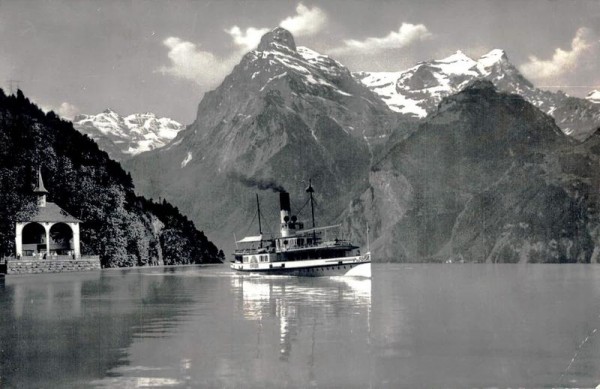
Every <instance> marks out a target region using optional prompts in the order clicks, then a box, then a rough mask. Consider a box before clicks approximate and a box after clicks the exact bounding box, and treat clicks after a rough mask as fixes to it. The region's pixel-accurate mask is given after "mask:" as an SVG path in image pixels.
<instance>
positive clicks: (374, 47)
mask: <svg viewBox="0 0 600 389" xmlns="http://www.w3.org/2000/svg"><path fill="white" fill-rule="evenodd" d="M431 36H432V35H431V33H430V32H429V30H428V29H427V27H426V26H425V25H424V24H411V23H402V25H401V26H400V28H399V29H398V31H390V33H389V34H387V35H386V36H384V37H382V38H377V37H371V38H367V39H365V40H362V41H359V40H356V39H348V40H345V41H344V46H341V47H337V48H334V49H333V50H330V53H332V54H351V53H365V52H376V51H381V50H385V49H401V48H403V47H407V46H409V45H412V44H413V43H416V42H419V41H422V40H425V39H427V38H430V37H431Z"/></svg>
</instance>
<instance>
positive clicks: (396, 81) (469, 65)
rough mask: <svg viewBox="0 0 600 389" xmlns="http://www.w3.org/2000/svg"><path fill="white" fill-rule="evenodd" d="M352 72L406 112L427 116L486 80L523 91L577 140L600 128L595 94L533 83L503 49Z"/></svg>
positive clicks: (507, 89) (500, 87) (502, 88)
mask: <svg viewBox="0 0 600 389" xmlns="http://www.w3.org/2000/svg"><path fill="white" fill-rule="evenodd" d="M354 76H355V77H356V78H357V79H358V80H360V81H361V82H362V83H363V84H364V85H366V86H367V87H369V88H370V89H371V90H373V91H374V92H375V93H377V94H378V95H379V96H381V98H382V99H383V100H384V101H385V102H386V103H387V104H388V106H389V107H390V109H392V110H394V111H396V112H399V113H401V114H403V115H405V116H410V117H415V118H424V117H426V116H427V115H429V114H431V113H432V112H435V110H436V108H437V105H438V104H439V103H440V101H441V100H442V99H443V98H444V97H446V96H449V95H452V94H454V93H457V92H459V91H460V90H462V89H463V88H465V86H467V85H468V84H469V83H470V82H472V81H474V80H488V81H491V82H493V83H494V85H495V86H496V87H497V88H498V90H500V91H502V92H507V93H512V94H517V95H520V96H522V97H523V98H524V99H525V100H527V101H528V102H530V103H531V104H533V105H535V106H536V107H537V108H539V109H540V110H542V111H543V112H545V113H547V114H548V115H550V116H552V117H553V118H554V120H555V121H556V123H557V125H558V126H559V127H560V128H561V130H562V131H563V132H564V133H565V134H567V135H569V136H571V137H573V138H575V139H577V140H579V141H582V140H585V139H587V138H588V137H589V136H590V135H591V134H593V133H594V132H595V131H596V130H597V129H598V128H599V127H600V125H599V123H600V106H598V105H595V104H593V101H592V100H591V99H588V100H586V99H579V98H575V97H570V96H568V95H566V94H564V93H562V92H560V91H559V92H557V93H552V92H547V91H542V90H540V89H537V88H535V87H534V86H533V84H531V83H530V82H529V81H528V80H527V79H525V78H524V77H523V76H522V75H521V73H520V72H519V71H518V69H517V68H516V67H515V66H514V65H512V64H511V63H510V61H509V60H508V57H507V55H506V53H505V52H504V51H503V50H499V49H496V50H492V51H490V52H489V53H488V54H486V55H484V56H482V57H481V58H479V59H478V60H473V59H472V58H470V57H468V56H467V55H465V54H464V53H462V52H460V51H458V52H456V53H455V54H453V55H451V56H449V57H447V58H444V59H441V60H432V61H427V62H421V63H419V64H417V65H416V66H414V67H412V68H410V69H408V70H405V71H401V72H357V73H354Z"/></svg>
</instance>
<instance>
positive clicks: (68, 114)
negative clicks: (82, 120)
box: [55, 101, 79, 120]
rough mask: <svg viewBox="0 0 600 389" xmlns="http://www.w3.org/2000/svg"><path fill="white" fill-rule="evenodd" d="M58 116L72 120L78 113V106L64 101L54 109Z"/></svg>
mask: <svg viewBox="0 0 600 389" xmlns="http://www.w3.org/2000/svg"><path fill="white" fill-rule="evenodd" d="M55 112H56V113H57V114H58V115H59V116H60V117H62V118H65V119H68V120H73V118H74V117H75V115H77V114H78V113H79V108H78V107H77V106H75V105H73V104H71V103H67V102H66V101H64V102H63V103H62V104H61V105H60V106H59V107H58V108H57V109H56V111H55Z"/></svg>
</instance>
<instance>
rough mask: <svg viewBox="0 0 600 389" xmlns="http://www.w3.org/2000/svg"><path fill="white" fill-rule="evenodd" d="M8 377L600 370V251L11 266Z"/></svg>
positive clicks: (312, 377)
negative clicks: (340, 268) (20, 269)
mask: <svg viewBox="0 0 600 389" xmlns="http://www.w3.org/2000/svg"><path fill="white" fill-rule="evenodd" d="M0 309H1V310H0V387H9V388H10V387H19V388H20V387H44V388H50V387H67V388H68V387H100V388H102V387H106V388H112V387H132V388H136V387H174V388H183V387H191V388H194V387H201V388H309V387H319V388H370V387H372V388H484V387H485V388H487V387H495V388H507V387H511V388H516V387H529V388H539V387H595V386H596V385H598V384H600V266H594V265H525V266H521V265H456V264H453V265H374V266H373V279H372V280H360V279H350V278H287V277H273V278H264V277H258V276H247V275H246V276H242V275H237V274H232V273H231V272H230V271H229V270H228V269H227V268H226V267H225V266H214V267H179V268H156V269H129V270H104V271H101V272H95V273H85V274H84V273H79V274H58V275H38V276H9V277H5V278H0Z"/></svg>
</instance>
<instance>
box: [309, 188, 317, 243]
mask: <svg viewBox="0 0 600 389" xmlns="http://www.w3.org/2000/svg"><path fill="white" fill-rule="evenodd" d="M306 192H307V193H308V194H309V195H310V212H311V214H312V228H313V242H314V241H315V240H316V237H317V234H316V231H315V227H316V226H315V204H314V200H313V193H314V192H315V190H314V189H313V187H312V180H311V179H309V180H308V188H306Z"/></svg>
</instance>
